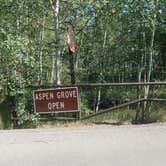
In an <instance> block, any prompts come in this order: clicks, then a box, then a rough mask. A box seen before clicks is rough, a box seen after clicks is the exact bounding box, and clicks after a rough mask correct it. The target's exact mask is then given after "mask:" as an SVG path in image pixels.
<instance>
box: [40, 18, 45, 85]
mask: <svg viewBox="0 0 166 166" xmlns="http://www.w3.org/2000/svg"><path fill="white" fill-rule="evenodd" d="M44 26H45V15H44V16H43V22H42V29H41V32H40V36H39V66H40V72H39V85H41V84H42V80H43V40H44V35H45V28H44Z"/></svg>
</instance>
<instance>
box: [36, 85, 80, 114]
mask: <svg viewBox="0 0 166 166" xmlns="http://www.w3.org/2000/svg"><path fill="white" fill-rule="evenodd" d="M70 88H75V89H76V92H77V96H76V98H77V103H78V109H77V110H68V111H45V112H39V111H37V108H36V104H35V92H40V91H42V92H43V91H53V90H65V89H70ZM33 103H34V111H35V113H38V114H58V113H67V112H68V113H71V112H73V113H79V112H81V107H80V95H79V89H78V87H74V86H73V87H62V88H61V87H60V88H59V87H58V88H48V89H39V90H34V91H33Z"/></svg>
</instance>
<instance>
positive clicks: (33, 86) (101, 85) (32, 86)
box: [27, 82, 166, 89]
mask: <svg viewBox="0 0 166 166" xmlns="http://www.w3.org/2000/svg"><path fill="white" fill-rule="evenodd" d="M148 85H149V86H165V85H166V82H126V83H85V84H71V85H52V84H50V85H31V86H28V87H27V88H32V89H36V88H58V87H71V86H76V87H79V88H84V87H113V86H115V87H116V86H117V87H118V86H148Z"/></svg>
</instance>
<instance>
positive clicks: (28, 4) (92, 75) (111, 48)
mask: <svg viewBox="0 0 166 166" xmlns="http://www.w3.org/2000/svg"><path fill="white" fill-rule="evenodd" d="M53 2H54V3H55V2H56V1H53ZM0 10H1V13H0V21H1V25H0V64H1V65H0V86H2V87H3V93H4V94H3V96H5V97H6V96H13V97H14V98H15V106H16V107H15V109H16V112H17V114H18V116H19V118H20V119H22V120H20V122H19V124H24V122H27V121H29V120H30V119H33V118H34V117H33V116H35V117H36V115H34V112H33V107H32V104H31V103H32V101H30V102H29V101H28V100H29V99H30V98H32V96H31V95H28V96H27V97H25V96H26V95H27V89H26V87H27V86H29V85H38V84H40V83H43V84H48V83H50V82H52V73H54V72H55V69H56V66H55V64H56V63H55V62H56V57H55V55H57V52H58V51H60V53H61V55H60V62H61V64H60V72H61V73H60V76H61V83H62V84H69V83H70V75H69V73H70V65H69V64H70V63H69V59H70V57H69V54H68V49H67V44H66V28H67V24H68V23H69V22H70V23H72V24H73V26H74V33H75V38H76V41H77V47H78V49H77V55H76V57H77V58H76V59H77V60H76V68H75V70H76V71H75V72H76V82H77V83H89V82H103V83H104V82H137V81H145V78H146V77H147V75H148V72H149V70H150V69H149V66H150V64H151V65H152V69H151V73H152V74H151V77H150V81H155V80H160V81H164V79H165V78H166V65H165V64H166V63H165V61H166V58H165V57H166V54H165V52H166V48H165V45H166V30H165V22H166V19H165V10H166V1H164V0H161V1H154V0H149V1H145V0H141V1H140V0H135V1H130V0H127V1H121V0H112V1H110V0H103V1H100V0H96V1H89V0H79V1H78V0H67V1H60V12H59V15H58V17H56V15H54V14H53V12H52V8H51V4H50V1H40V0H35V1H34V0H28V1H21V0H17V1H14V0H0ZM57 18H58V20H59V26H58V28H59V29H58V31H59V33H58V35H59V36H60V38H59V39H58V42H59V45H60V49H58V48H57V43H56V42H55V39H56V37H57V36H56V35H57V34H56V33H55V31H56V30H57V29H56V28H55V20H56V19H57ZM152 32H154V38H153V35H152V34H153V33H152ZM152 39H154V41H153V40H152ZM53 57H54V58H53ZM150 57H152V62H151V60H150ZM139 74H140V79H138V78H139ZM97 92H98V90H97V89H95V90H94V89H93V90H85V92H83V93H84V94H83V95H82V98H81V99H82V108H83V112H84V113H90V112H92V111H93V110H95V107H96V104H97V95H98V93H97ZM28 93H29V94H30V93H31V92H28ZM150 93H151V94H150V96H154V94H155V93H156V91H154V93H152V92H150ZM140 94H141V95H142V91H140ZM136 96H137V95H136V90H133V89H128V88H116V89H111V90H110V89H104V88H103V89H101V100H108V101H110V100H111V99H112V98H118V99H122V98H130V99H134V98H136ZM158 96H160V97H165V92H163V93H161V94H160V95H158ZM5 97H4V98H5ZM22 98H23V99H22ZM29 107H30V109H29ZM21 117H22V118H21ZM28 119H29V120H28ZM34 119H35V118H34ZM33 122H34V123H37V121H36V119H35V120H34V121H32V123H33Z"/></svg>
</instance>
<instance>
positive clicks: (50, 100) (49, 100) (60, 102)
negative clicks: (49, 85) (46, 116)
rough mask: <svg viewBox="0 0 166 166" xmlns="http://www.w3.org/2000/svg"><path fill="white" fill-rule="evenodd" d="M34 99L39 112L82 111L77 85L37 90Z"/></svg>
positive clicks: (36, 109)
mask: <svg viewBox="0 0 166 166" xmlns="http://www.w3.org/2000/svg"><path fill="white" fill-rule="evenodd" d="M33 100H34V107H35V111H36V112H37V113H54V112H77V111H80V106H79V98H78V88H77V87H66V88H57V89H44V90H36V91H34V92H33Z"/></svg>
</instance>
